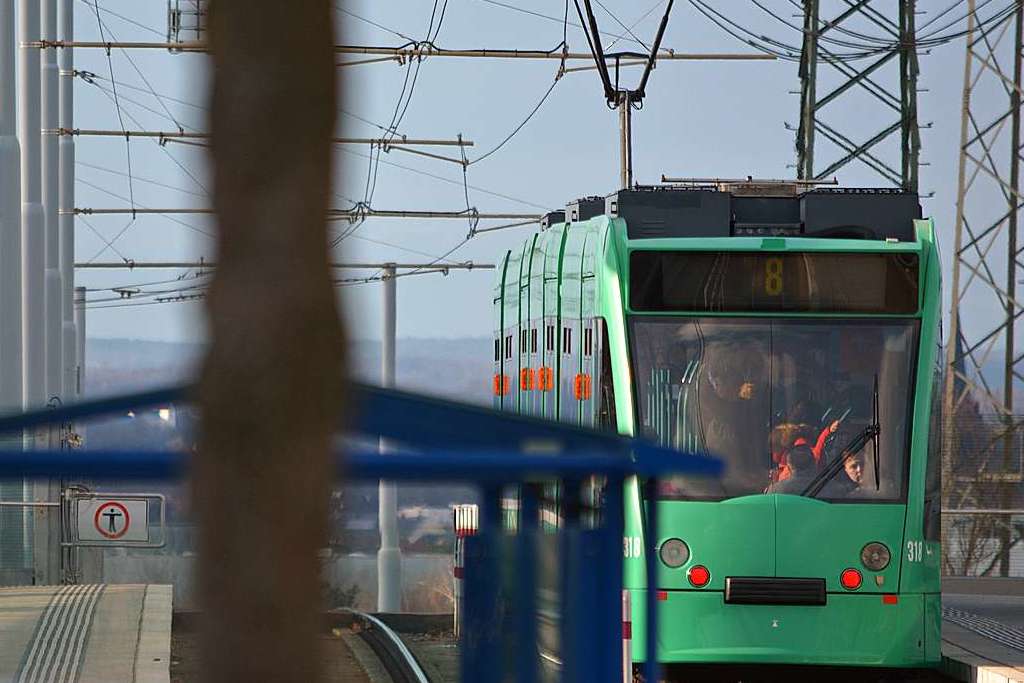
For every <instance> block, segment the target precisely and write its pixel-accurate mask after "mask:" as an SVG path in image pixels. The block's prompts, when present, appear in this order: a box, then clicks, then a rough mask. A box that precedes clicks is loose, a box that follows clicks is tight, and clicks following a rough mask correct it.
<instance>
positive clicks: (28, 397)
mask: <svg viewBox="0 0 1024 683" xmlns="http://www.w3.org/2000/svg"><path fill="white" fill-rule="evenodd" d="M45 1H46V0H43V2H45ZM41 4H42V3H41V2H40V0H19V3H18V44H19V45H20V46H21V48H20V49H21V62H20V63H19V65H18V67H19V68H18V78H19V86H20V95H21V97H20V98H19V100H18V137H19V138H20V141H21V230H22V273H21V277H22V321H23V324H24V328H23V331H22V345H23V346H22V348H23V352H24V359H25V360H24V387H25V394H24V396H25V407H26V408H39V407H42V406H43V405H45V403H46V398H47V396H46V389H47V386H46V278H45V269H46V222H45V217H44V214H43V205H42V160H41V157H42V140H41V135H40V131H41V127H42V121H41V113H40V97H41V95H40V84H41V81H42V79H41V77H40V76H41V66H40V58H39V52H40V50H39V48H36V47H28V44H29V43H31V42H32V41H37V40H39V38H40V35H41V34H40V25H39V15H40V9H41ZM29 441H30V442H31V443H32V444H40V445H42V444H45V439H44V437H43V436H41V435H40V434H39V433H37V434H33V435H31V436H30V437H29ZM32 497H33V500H36V501H50V500H52V499H53V490H52V487H51V484H50V482H49V481H47V480H37V481H36V482H35V483H34V484H33V496H32ZM32 517H33V525H32V553H33V569H34V578H33V581H34V583H37V584H54V583H57V582H58V580H59V578H60V577H59V573H60V572H59V567H60V559H59V557H60V556H59V552H60V545H59V541H60V539H59V538H58V534H57V529H58V526H57V522H58V520H55V519H53V517H54V515H53V514H52V513H51V512H50V511H49V510H48V509H46V508H37V509H36V510H35V511H33V513H32Z"/></svg>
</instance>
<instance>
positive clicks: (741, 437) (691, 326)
mask: <svg viewBox="0 0 1024 683" xmlns="http://www.w3.org/2000/svg"><path fill="white" fill-rule="evenodd" d="M916 337H917V323H916V322H915V321H912V320H909V321H904V320H897V321H892V322H880V321H865V320H829V321H827V322H825V321H822V320H821V319H817V320H814V321H805V320H801V319H794V318H789V319H787V318H774V319H773V318H745V319H738V318H668V317H660V316H659V317H636V318H634V319H633V321H632V325H631V341H632V347H633V362H634V370H635V374H634V378H635V380H634V381H635V382H636V392H637V405H638V408H639V412H640V416H639V418H640V419H639V420H638V424H639V425H641V428H640V431H641V432H642V434H644V435H646V436H647V437H648V438H651V439H653V440H656V441H658V442H659V443H661V444H662V445H665V446H671V447H674V448H677V449H680V450H685V451H690V452H697V453H708V454H713V455H715V456H717V457H720V458H722V459H723V460H724V461H725V463H726V468H727V469H726V474H725V475H724V477H723V478H722V479H721V480H719V481H709V480H706V479H699V478H693V479H689V478H685V477H675V478H672V479H669V480H666V481H664V482H663V483H662V487H661V491H660V495H661V496H662V497H666V498H678V499H712V500H719V499H723V498H731V497H735V496H742V495H749V494H757V493H765V492H771V493H789V494H794V495H801V494H803V493H804V492H805V491H806V490H807V488H808V486H809V485H812V484H813V483H815V480H816V477H818V475H819V473H820V472H822V470H823V469H825V468H826V467H828V465H829V464H830V463H834V462H835V461H836V460H837V459H840V458H843V457H844V456H843V451H844V449H845V448H847V447H848V445H849V444H852V443H854V442H856V441H857V437H858V435H860V434H862V433H864V432H865V430H866V429H867V428H868V427H870V426H871V425H872V423H873V412H874V411H873V408H874V401H875V386H876V384H875V382H876V377H877V387H878V389H877V391H878V394H877V395H878V399H877V400H878V408H879V423H878V427H879V437H878V443H879V452H878V454H877V456H878V461H879V466H878V478H877V486H876V477H875V474H876V473H875V464H874V463H875V459H876V457H875V456H876V454H875V446H874V442H873V440H871V441H869V442H868V443H867V444H866V445H863V447H862V448H859V449H858V451H857V452H856V453H855V454H853V453H849V454H847V457H845V460H844V462H843V463H842V464H838V463H837V464H835V465H834V466H833V469H836V470H838V471H836V472H835V474H834V475H833V476H831V477H830V478H828V480H827V483H826V484H825V485H824V486H823V487H820V490H819V491H817V495H816V497H818V498H821V499H827V500H894V499H899V498H901V497H902V495H903V488H904V486H903V479H904V476H905V472H904V470H905V461H906V457H905V455H906V452H907V450H906V449H907V438H908V434H909V428H910V425H909V408H910V406H909V391H910V383H911V379H912V370H913V367H914V358H915V355H916V351H915V342H916Z"/></svg>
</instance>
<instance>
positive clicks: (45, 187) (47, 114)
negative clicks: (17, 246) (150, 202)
mask: <svg viewBox="0 0 1024 683" xmlns="http://www.w3.org/2000/svg"><path fill="white" fill-rule="evenodd" d="M40 4H41V6H42V7H41V9H42V36H43V40H56V39H57V0H40ZM39 78H40V84H41V86H42V87H41V88H40V108H41V110H42V116H41V123H42V127H43V128H51V127H55V126H56V125H57V122H58V117H59V115H60V102H59V97H60V94H59V93H60V90H59V76H58V70H57V54H56V51H55V50H47V51H46V52H44V53H43V55H42V64H41V65H40V71H39ZM41 161H42V163H41V166H40V167H41V174H42V175H41V180H42V200H43V221H44V225H45V226H46V228H45V239H44V241H45V244H44V252H45V259H44V260H45V263H46V271H45V275H44V279H45V292H44V296H45V303H44V306H45V316H46V333H45V338H46V399H47V400H50V399H51V398H53V397H60V395H61V384H62V382H63V372H62V366H63V362H64V358H63V353H62V352H61V336H62V330H61V313H62V311H61V301H60V297H61V293H62V292H61V282H60V230H59V227H58V217H57V209H58V206H57V205H58V202H59V194H58V193H59V189H60V188H59V182H60V175H59V173H58V168H57V164H58V152H57V138H55V137H53V136H51V135H47V136H45V137H43V138H42V158H41ZM51 433H53V430H51ZM51 446H56V444H51Z"/></svg>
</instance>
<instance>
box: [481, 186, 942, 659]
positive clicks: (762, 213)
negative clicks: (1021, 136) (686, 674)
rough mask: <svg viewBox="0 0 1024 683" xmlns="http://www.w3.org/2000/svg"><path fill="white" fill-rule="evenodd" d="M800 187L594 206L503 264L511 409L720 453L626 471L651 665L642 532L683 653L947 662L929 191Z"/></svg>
mask: <svg viewBox="0 0 1024 683" xmlns="http://www.w3.org/2000/svg"><path fill="white" fill-rule="evenodd" d="M805 190H806V188H803V187H799V186H796V185H785V184H768V183H762V184H757V183H752V182H747V183H735V184H729V185H724V184H718V185H710V186H700V185H694V186H690V187H678V186H675V187H653V188H636V189H633V190H623V191H620V192H617V193H615V194H613V195H610V196H609V197H607V198H590V199H584V200H579V201H577V202H576V203H574V204H570V205H569V206H568V207H567V208H566V212H565V214H564V215H563V214H562V212H556V213H554V214H551V215H549V216H548V217H547V218H546V219H545V222H544V225H543V229H542V230H541V231H540V232H539V233H537V234H535V235H533V236H532V237H530V238H529V239H527V240H526V242H525V244H523V246H522V248H521V249H515V250H512V251H510V252H508V253H507V255H506V256H505V257H504V259H503V260H502V261H501V263H500V265H499V267H498V271H497V283H496V286H495V290H494V312H495V318H494V330H495V332H494V334H495V338H494V376H493V389H494V404H495V406H496V407H498V408H500V409H502V410H508V411H512V412H518V413H523V414H529V415H537V416H544V417H547V418H550V419H555V420H562V421H566V422H571V423H573V424H580V425H584V426H591V427H595V428H600V429H615V430H617V431H618V432H620V433H622V434H627V435H638V436H639V435H643V436H646V437H648V438H650V439H652V440H655V441H657V442H659V443H661V444H663V445H668V446H672V447H675V448H677V449H679V450H683V451H688V452H696V453H707V454H711V455H714V456H715V457H719V458H721V459H723V460H724V461H725V464H726V472H725V474H724V476H723V477H722V478H721V479H718V480H706V479H698V478H693V479H688V478H685V477H677V478H673V479H670V480H665V481H662V482H660V484H659V487H658V488H657V490H655V488H654V487H653V486H650V485H648V483H646V482H637V481H635V480H634V481H633V482H632V483H631V484H629V485H627V491H626V492H625V493H626V506H627V509H626V532H625V534H626V535H625V538H624V539H623V554H624V563H625V573H624V581H625V586H624V588H625V593H627V594H628V597H629V599H630V603H631V610H632V612H631V614H632V621H633V629H632V633H633V638H634V639H633V647H632V653H633V654H632V658H633V661H634V662H637V663H639V662H641V661H643V659H644V652H645V644H644V642H643V634H644V628H643V623H644V606H645V597H646V595H645V591H646V590H647V586H646V581H645V576H644V561H643V556H644V552H645V551H647V550H650V551H652V552H657V553H658V556H659V562H658V573H657V582H658V583H657V586H656V587H655V589H656V590H657V599H656V600H657V601H656V605H657V608H658V610H659V621H658V624H659V629H658V643H657V653H658V659H659V661H660V662H662V663H665V664H667V665H676V664H677V665H682V666H683V668H688V666H687V665H689V666H691V667H692V666H693V665H698V666H699V667H701V668H704V667H707V666H711V667H712V668H713V667H714V665H720V664H727V665H729V666H730V667H736V666H742V665H756V670H763V667H764V666H766V665H781V666H790V665H805V666H815V667H817V666H827V667H843V668H846V667H857V668H855V669H854V672H857V671H860V672H861V673H865V674H866V673H867V672H866V671H865V670H864V669H861V668H860V667H871V668H882V669H886V670H890V673H891V669H895V668H908V669H910V668H924V667H933V666H936V665H937V664H938V663H939V661H940V646H941V641H940V625H941V604H940V588H939V567H940V564H939V559H940V547H939V523H940V521H939V513H940V499H939V495H940V486H939V483H940V482H939V472H940V459H939V438H940V433H941V431H940V415H939V410H940V407H941V400H940V399H939V398H938V396H939V395H940V385H941V379H940V369H941V358H942V353H941V348H940V345H941V330H940V325H941V322H940V321H941V315H940V300H941V294H940V286H941V285H940V264H939V256H938V252H937V249H936V242H935V229H934V224H933V222H932V221H931V220H930V219H921V210H920V206H919V202H918V197H917V196H916V195H913V194H909V193H905V192H901V191H895V190H873V189H838V188H829V189H811V190H806V191H805ZM652 499H653V500H652ZM652 502H653V503H654V504H657V505H658V506H659V508H658V516H659V530H660V534H659V536H658V537H657V538H649V537H647V536H646V535H645V533H644V529H643V523H642V514H641V510H642V507H641V506H643V505H647V504H651V503H652Z"/></svg>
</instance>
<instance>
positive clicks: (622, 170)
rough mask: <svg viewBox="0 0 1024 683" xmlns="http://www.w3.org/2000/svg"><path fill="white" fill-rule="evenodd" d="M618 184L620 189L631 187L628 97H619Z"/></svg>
mask: <svg viewBox="0 0 1024 683" xmlns="http://www.w3.org/2000/svg"><path fill="white" fill-rule="evenodd" d="M619 158H620V162H619V183H620V184H621V187H624V188H625V187H632V186H633V107H632V106H630V103H629V95H628V94H626V93H620V96H619Z"/></svg>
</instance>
